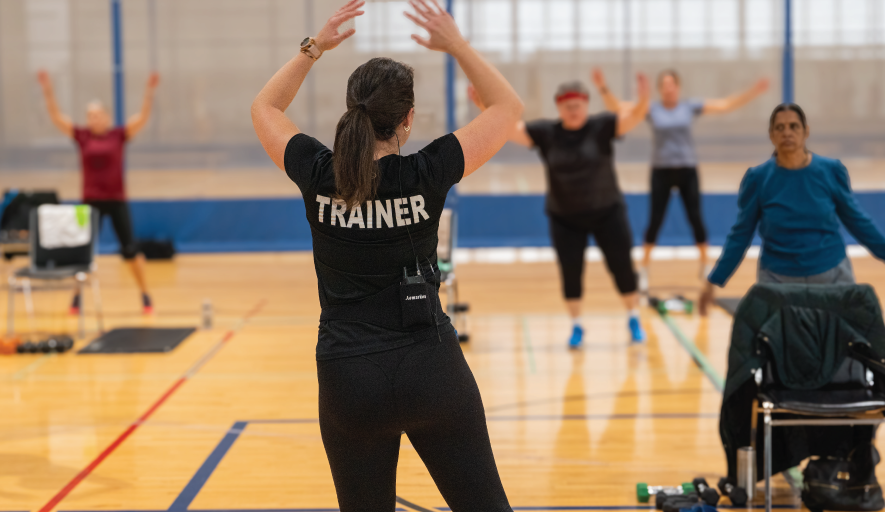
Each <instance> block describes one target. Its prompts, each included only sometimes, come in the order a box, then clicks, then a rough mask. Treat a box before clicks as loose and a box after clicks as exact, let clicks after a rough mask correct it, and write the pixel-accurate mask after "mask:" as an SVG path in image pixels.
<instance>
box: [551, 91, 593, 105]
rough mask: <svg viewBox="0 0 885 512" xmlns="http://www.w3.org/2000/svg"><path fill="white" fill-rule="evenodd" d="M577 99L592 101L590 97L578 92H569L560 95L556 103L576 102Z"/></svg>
mask: <svg viewBox="0 0 885 512" xmlns="http://www.w3.org/2000/svg"><path fill="white" fill-rule="evenodd" d="M575 99H582V100H584V101H590V95H589V94H584V93H580V92H577V91H569V92H567V93H565V94H560V95H559V96H557V97H556V103H561V102H563V101H568V100H575Z"/></svg>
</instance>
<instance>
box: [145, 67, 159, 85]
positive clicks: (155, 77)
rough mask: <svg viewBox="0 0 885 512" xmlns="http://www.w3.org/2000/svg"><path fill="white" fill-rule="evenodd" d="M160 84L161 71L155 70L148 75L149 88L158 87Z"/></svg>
mask: <svg viewBox="0 0 885 512" xmlns="http://www.w3.org/2000/svg"><path fill="white" fill-rule="evenodd" d="M158 85H160V73H157V72H156V71H154V72H153V73H151V76H149V77H148V83H147V86H148V89H156V88H157V86H158Z"/></svg>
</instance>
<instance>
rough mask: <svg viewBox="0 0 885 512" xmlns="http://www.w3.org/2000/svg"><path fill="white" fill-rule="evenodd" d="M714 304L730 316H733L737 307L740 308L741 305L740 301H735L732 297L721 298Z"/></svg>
mask: <svg viewBox="0 0 885 512" xmlns="http://www.w3.org/2000/svg"><path fill="white" fill-rule="evenodd" d="M716 304H717V305H718V306H719V307H720V308H722V309H724V310H725V311H728V312H729V313H730V314H731V316H734V314H735V313H736V312H737V309H738V306H740V304H741V299H735V298H733V297H723V298H720V299H716Z"/></svg>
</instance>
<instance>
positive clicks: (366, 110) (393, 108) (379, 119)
mask: <svg viewBox="0 0 885 512" xmlns="http://www.w3.org/2000/svg"><path fill="white" fill-rule="evenodd" d="M414 106H415V77H414V71H413V70H412V68H410V67H409V66H406V65H405V64H402V63H399V62H396V61H393V60H391V59H385V58H377V59H372V60H370V61H369V62H366V63H365V64H363V65H362V66H360V67H358V68H357V69H356V71H354V72H353V74H352V75H350V79H349V80H348V81H347V112H346V113H345V114H344V116H342V117H341V120H340V121H338V127H337V129H336V131H335V146H334V148H333V156H332V164H333V167H334V170H335V186H336V188H337V192H338V199H341V200H342V201H344V202H345V203H346V204H347V207H348V208H352V207H354V206H357V205H360V204H362V203H364V202H366V201H369V200H371V199H373V198H374V197H375V195H376V193H377V192H378V184H379V183H380V182H381V173H380V172H379V169H378V163H377V162H376V161H375V143H376V141H387V140H390V139H392V138H394V137H395V136H396V128H397V127H398V126H399V125H400V124H402V122H403V121H404V120H405V119H406V116H408V115H409V112H410V111H411V110H412V108H413V107H414Z"/></svg>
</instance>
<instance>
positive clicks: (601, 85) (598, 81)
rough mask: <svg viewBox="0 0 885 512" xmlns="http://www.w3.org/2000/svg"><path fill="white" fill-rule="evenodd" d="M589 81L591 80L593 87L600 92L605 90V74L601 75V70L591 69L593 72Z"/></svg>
mask: <svg viewBox="0 0 885 512" xmlns="http://www.w3.org/2000/svg"><path fill="white" fill-rule="evenodd" d="M590 79H591V80H593V85H595V86H596V88H597V89H599V90H602V89H605V88H606V83H605V74H603V72H602V70H601V69H599V68H593V71H592V72H591V73H590Z"/></svg>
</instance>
